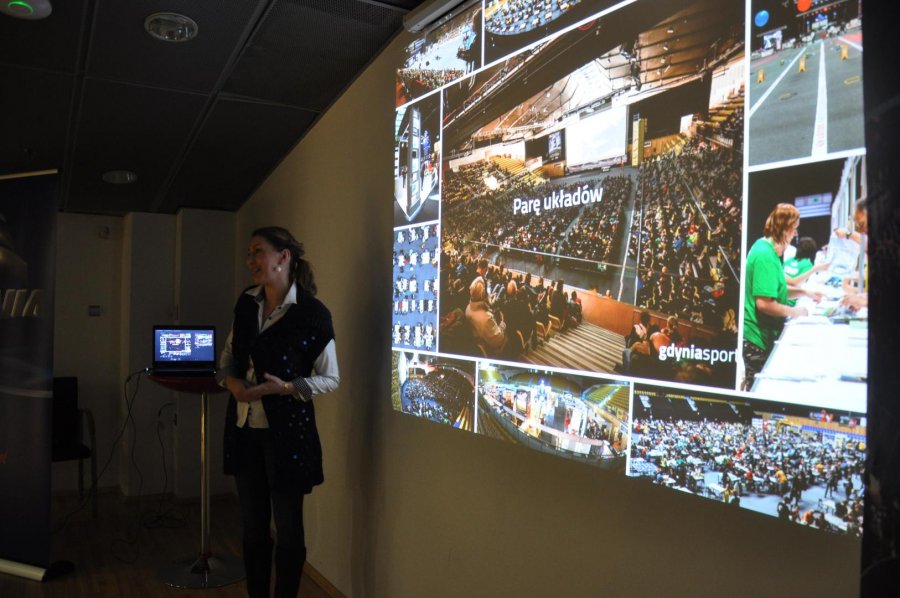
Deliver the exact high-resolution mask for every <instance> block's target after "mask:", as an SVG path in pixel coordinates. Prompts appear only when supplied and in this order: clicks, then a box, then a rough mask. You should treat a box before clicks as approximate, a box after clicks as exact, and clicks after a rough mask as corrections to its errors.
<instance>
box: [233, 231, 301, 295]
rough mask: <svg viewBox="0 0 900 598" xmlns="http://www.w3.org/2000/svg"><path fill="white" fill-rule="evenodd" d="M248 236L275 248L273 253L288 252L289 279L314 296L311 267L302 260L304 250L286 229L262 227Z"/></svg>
mask: <svg viewBox="0 0 900 598" xmlns="http://www.w3.org/2000/svg"><path fill="white" fill-rule="evenodd" d="M250 236H251V237H261V238H263V239H265V240H266V241H268V242H269V244H270V245H272V247H274V248H275V251H284V250H285V249H287V250H288V251H290V252H291V267H290V271H289V276H290V278H292V279H293V280H294V282H295V283H297V286H298V287H300V288H301V289H302V290H304V291H306V292H307V293H309V294H310V295H315V294H316V291H317V290H318V289H316V281H315V279H314V278H313V272H312V266H310V264H309V262H308V261H306V260H305V259H303V256H304V254H306V250H304V249H303V243H301V242H300V241H298V240H297V239H295V238H294V235H292V234H291V233H290V231H289V230H288V229H286V228H282V227H280V226H264V227H262V228H258V229H256V230H255V231H253V232H252V233H251V234H250Z"/></svg>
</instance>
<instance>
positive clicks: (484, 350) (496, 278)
mask: <svg viewBox="0 0 900 598" xmlns="http://www.w3.org/2000/svg"><path fill="white" fill-rule="evenodd" d="M441 259H442V263H441V284H442V285H445V289H446V291H445V292H444V294H443V295H442V297H441V301H442V304H441V312H442V314H443V315H442V318H441V324H440V329H441V350H442V351H447V352H451V353H462V354H469V355H478V354H484V355H490V356H503V357H516V356H518V355H520V354H521V353H523V352H526V351H527V350H528V348H529V347H531V348H537V347H538V346H539V345H540V344H541V343H542V342H543V341H542V340H541V339H542V338H543V337H544V336H545V335H544V334H543V333H541V331H545V330H547V329H549V327H550V321H551V318H555V319H556V320H557V321H558V322H559V326H560V330H561V331H562V330H567V329H569V328H574V327H576V326H578V325H579V323H580V322H581V321H582V313H581V302H580V300H579V299H578V297H577V294H576V293H575V292H574V291H572V292H571V293H568V294H567V293H566V292H565V290H564V286H565V283H564V281H562V280H557V281H555V282H550V281H547V282H546V283H545V281H544V279H543V278H537V279H536V280H533V279H532V276H531V274H524V275H523V274H518V273H513V272H511V271H509V270H507V269H506V267H505V266H497V265H494V264H489V263H488V260H487V259H485V258H482V257H479V256H477V255H473V254H470V253H465V252H462V253H459V252H457V253H452V254H448V253H446V252H445V253H442V257H441ZM520 335H521V336H520Z"/></svg>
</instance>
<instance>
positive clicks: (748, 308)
mask: <svg viewBox="0 0 900 598" xmlns="http://www.w3.org/2000/svg"><path fill="white" fill-rule="evenodd" d="M799 227H800V212H799V211H798V210H797V208H795V207H794V206H793V205H791V204H787V203H780V204H778V205H777V206H775V209H774V210H772V213H771V214H769V217H768V218H767V219H766V224H765V227H764V229H763V234H764V235H765V236H764V237H763V238H761V239H757V241H756V242H755V243H753V247H751V248H750V252H749V253H748V254H747V266H746V269H747V274H746V287H745V291H744V346H743V355H744V384H743V389H744V390H750V389H751V388H752V387H753V382H754V380H755V379H756V374H758V373H759V372H760V370H762V368H763V366H764V365H765V363H766V360H767V359H768V358H769V354H770V353H771V352H772V348H773V347H774V346H775V341H776V340H777V339H778V337H779V335H781V331H782V329H783V328H784V321H785V320H786V319H787V318H790V317H796V316H805V315H807V314H808V312H807V310H806V308H804V307H795V306H791V305H788V296H789V294H808V293H806V292H805V291H803V290H801V289H790V293H789V289H788V284H787V280H786V279H785V277H784V264H783V263H782V256H783V255H784V250H785V248H786V247H787V246H788V244H789V243H790V242H791V240H793V238H794V237H796V236H797V229H798V228H799ZM809 295H810V296H811V297H814V298H816V299H818V296H816V295H813V294H809Z"/></svg>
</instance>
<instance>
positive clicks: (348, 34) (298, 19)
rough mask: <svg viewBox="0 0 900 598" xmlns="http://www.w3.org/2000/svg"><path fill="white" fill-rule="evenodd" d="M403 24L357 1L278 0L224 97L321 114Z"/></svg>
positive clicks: (395, 15)
mask: <svg viewBox="0 0 900 598" xmlns="http://www.w3.org/2000/svg"><path fill="white" fill-rule="evenodd" d="M402 18H403V13H402V12H399V11H397V10H392V9H389V8H384V7H380V6H373V5H371V4H366V3H365V2H359V1H357V0H292V1H285V0H281V1H279V2H277V3H276V4H275V5H274V6H273V8H272V10H271V12H270V13H269V14H268V15H267V17H266V19H265V21H264V22H263V24H262V25H261V26H260V29H259V31H258V32H257V33H256V35H254V37H253V39H251V40H250V45H249V46H248V47H247V49H246V51H245V53H244V54H243V56H242V57H241V59H240V60H239V61H238V63H237V65H235V68H234V70H233V71H232V75H231V77H230V78H229V80H228V81H227V82H226V84H225V87H224V91H227V92H230V93H234V94H237V95H242V96H247V97H255V98H262V99H266V100H270V101H273V102H279V103H283V104H290V105H294V106H301V107H303V108H307V109H310V110H316V111H321V110H324V109H325V108H326V107H327V106H328V105H329V104H330V103H331V101H332V100H334V98H335V97H336V96H337V94H338V93H340V92H341V91H342V90H343V89H344V87H346V86H347V84H348V83H349V82H350V81H351V80H352V79H353V77H354V76H355V75H356V73H358V72H359V71H360V70H361V69H362V68H363V67H364V66H365V65H366V64H367V63H368V62H369V60H371V58H372V57H373V56H374V55H375V54H376V53H377V52H378V50H380V49H381V47H382V46H383V45H384V43H385V42H386V41H387V40H388V39H390V37H391V36H392V35H393V34H394V33H395V32H396V31H397V29H398V28H399V27H400V25H401V22H402Z"/></svg>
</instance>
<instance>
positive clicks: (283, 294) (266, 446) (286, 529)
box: [219, 226, 339, 598]
mask: <svg viewBox="0 0 900 598" xmlns="http://www.w3.org/2000/svg"><path fill="white" fill-rule="evenodd" d="M303 254H304V251H303V245H302V244H301V243H299V242H298V241H297V240H296V239H294V237H293V236H292V235H291V233H290V232H288V231H287V230H286V229H284V228H281V227H277V226H269V227H265V228H260V229H257V230H255V231H253V234H252V235H251V238H250V247H249V250H248V252H247V267H248V268H249V269H250V275H251V277H252V278H253V283H254V286H252V287H250V288H248V289H246V290H245V291H244V292H243V293H242V294H241V296H240V297H239V298H238V300H237V303H236V304H235V307H234V322H233V325H232V330H231V334H230V335H229V336H228V340H227V341H226V346H225V348H224V350H223V351H222V355H221V358H220V360H219V365H220V370H219V379H220V380H221V383H222V384H223V385H224V386H225V387H227V388H228V390H229V391H230V392H231V397H230V398H229V400H228V409H227V412H226V419H225V446H224V448H225V473H226V474H229V475H234V476H235V483H236V486H237V491H238V499H239V501H240V507H241V518H242V520H243V528H244V533H243V557H244V567H245V569H246V573H247V593H248V595H249V596H250V597H251V598H255V597H257V596H260V597H263V596H265V597H268V596H269V577H270V572H271V569H272V545H273V542H272V538H271V536H270V533H269V521H270V518H271V516H272V515H274V519H275V528H276V532H277V537H278V543H277V546H276V547H275V596H276V597H288V596H290V597H291V598H293V597H294V596H296V595H297V591H298V589H299V587H300V576H301V574H302V571H303V563H304V562H305V561H306V544H305V542H304V539H303V497H304V495H305V494H309V493H310V492H311V491H312V489H313V487H314V486H317V485H319V484H321V483H322V482H323V480H324V478H323V474H322V447H321V445H320V443H319V434H318V432H317V430H316V417H315V410H314V408H313V403H312V398H313V397H314V396H316V395H319V394H322V393H325V392H329V391H332V390H334V389H335V388H337V386H338V382H339V374H338V365H337V359H336V355H335V347H334V330H333V327H332V324H331V314H330V313H329V311H328V309H327V308H326V307H325V306H324V305H323V304H322V303H321V302H320V301H318V300H317V299H316V298H315V296H314V295H315V293H316V285H315V282H314V281H313V275H312V270H311V268H310V265H309V262H307V261H306V260H304V259H303Z"/></svg>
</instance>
